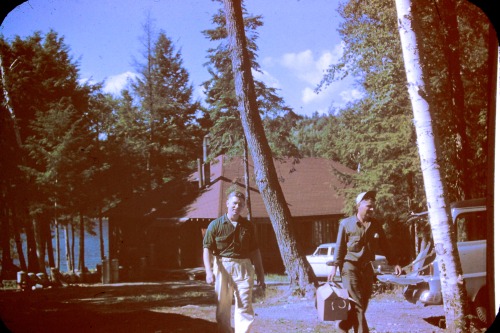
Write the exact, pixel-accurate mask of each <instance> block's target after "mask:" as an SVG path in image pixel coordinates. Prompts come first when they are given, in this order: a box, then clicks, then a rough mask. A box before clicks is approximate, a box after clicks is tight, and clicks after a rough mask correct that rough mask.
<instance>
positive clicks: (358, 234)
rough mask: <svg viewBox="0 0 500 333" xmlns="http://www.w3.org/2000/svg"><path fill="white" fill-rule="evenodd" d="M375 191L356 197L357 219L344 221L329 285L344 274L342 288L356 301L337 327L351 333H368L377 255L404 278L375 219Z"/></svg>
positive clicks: (329, 277)
mask: <svg viewBox="0 0 500 333" xmlns="http://www.w3.org/2000/svg"><path fill="white" fill-rule="evenodd" d="M375 196H376V192H375V191H368V192H363V193H360V194H359V195H358V196H357V197H356V207H357V213H356V215H353V216H350V217H348V218H346V219H343V220H342V221H340V225H339V231H338V234H337V247H336V248H335V253H334V254H333V264H334V266H333V267H332V271H331V273H330V275H329V276H328V281H333V278H334V276H335V274H336V273H337V269H340V270H341V275H342V285H343V287H344V288H345V289H347V291H348V292H349V297H350V298H351V299H352V302H351V310H350V311H349V314H348V318H347V320H343V321H340V322H338V323H337V328H338V329H339V330H340V331H342V332H347V331H348V330H349V329H350V328H351V327H352V328H353V329H354V332H357V333H365V332H366V333H368V323H367V322H366V317H365V312H366V309H367V307H368V301H369V300H370V297H371V294H372V290H373V280H374V273H373V267H372V265H371V262H372V261H373V260H375V254H383V255H385V256H386V257H387V260H388V261H389V264H391V265H395V264H396V265H395V268H394V273H395V274H396V275H400V274H401V267H400V266H399V265H397V258H396V257H395V256H394V255H393V251H391V250H390V248H389V243H388V242H387V239H386V237H385V232H384V229H383V228H382V224H381V223H379V222H378V221H377V220H376V219H375V216H374V213H375Z"/></svg>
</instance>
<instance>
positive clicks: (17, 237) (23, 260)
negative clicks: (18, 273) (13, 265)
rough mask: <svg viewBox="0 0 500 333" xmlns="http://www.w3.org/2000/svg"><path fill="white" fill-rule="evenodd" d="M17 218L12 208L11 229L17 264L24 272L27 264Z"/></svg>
mask: <svg viewBox="0 0 500 333" xmlns="http://www.w3.org/2000/svg"><path fill="white" fill-rule="evenodd" d="M19 223H20V222H19V219H18V218H17V216H16V214H15V211H14V210H12V231H13V233H14V241H15V243H16V251H17V256H18V258H19V265H20V266H21V270H22V271H24V272H27V271H28V266H27V265H26V258H25V257H24V251H23V242H22V240H21V233H20V231H19Z"/></svg>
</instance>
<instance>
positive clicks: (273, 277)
mask: <svg viewBox="0 0 500 333" xmlns="http://www.w3.org/2000/svg"><path fill="white" fill-rule="evenodd" d="M265 280H266V282H267V283H269V282H274V283H278V282H279V283H289V282H290V277H288V275H286V274H266V275H265Z"/></svg>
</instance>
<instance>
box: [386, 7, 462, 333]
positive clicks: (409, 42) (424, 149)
mask: <svg viewBox="0 0 500 333" xmlns="http://www.w3.org/2000/svg"><path fill="white" fill-rule="evenodd" d="M395 1H396V9H397V13H398V29H399V34H400V38H401V45H402V49H403V58H404V64H405V70H406V77H407V81H408V92H409V94H410V99H411V105H412V108H413V115H414V124H415V130H416V135H417V145H418V151H419V155H420V163H421V168H422V174H423V179H424V187H425V195H426V198H427V206H428V211H429V220H430V224H431V229H432V235H433V238H434V244H435V248H436V254H437V260H438V263H439V268H440V274H441V275H440V279H441V288H442V294H443V303H444V309H445V317H446V326H447V329H448V330H449V331H451V332H466V328H465V314H466V304H467V303H466V293H465V288H464V284H463V280H462V278H461V274H462V269H461V266H460V259H459V256H458V249H457V245H456V243H455V242H453V241H452V235H451V232H452V222H451V217H450V215H449V213H448V210H447V207H446V200H445V193H444V188H443V183H442V178H441V173H440V169H439V164H438V162H437V152H436V140H435V136H434V132H433V127H432V117H431V112H430V108H429V103H428V102H427V100H426V91H425V83H424V80H423V77H424V74H423V71H422V66H421V62H420V55H419V50H418V46H417V38H416V34H415V31H414V30H413V29H412V24H411V20H412V19H414V18H412V17H411V1H410V0H395Z"/></svg>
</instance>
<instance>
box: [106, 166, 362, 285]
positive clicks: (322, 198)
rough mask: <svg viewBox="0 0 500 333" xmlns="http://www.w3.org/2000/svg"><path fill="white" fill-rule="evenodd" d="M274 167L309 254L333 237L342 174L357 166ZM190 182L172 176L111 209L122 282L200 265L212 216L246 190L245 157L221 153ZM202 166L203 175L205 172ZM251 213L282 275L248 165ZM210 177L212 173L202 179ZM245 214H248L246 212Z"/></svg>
mask: <svg viewBox="0 0 500 333" xmlns="http://www.w3.org/2000/svg"><path fill="white" fill-rule="evenodd" d="M274 165H275V167H276V172H277V174H278V178H279V180H280V184H281V188H282V190H283V193H284V196H285V199H286V202H287V204H288V207H289V209H290V212H291V215H292V217H293V221H292V225H293V228H294V231H295V233H296V238H297V240H298V242H299V245H300V247H301V248H300V251H302V252H303V253H302V254H303V255H306V254H310V253H312V252H313V251H314V249H315V248H316V247H317V246H318V244H321V243H327V242H334V241H335V237H336V233H337V230H338V222H339V220H340V219H341V218H343V217H344V214H343V208H344V204H345V203H344V199H343V198H341V197H340V196H339V194H338V191H337V190H338V189H339V188H344V187H346V185H345V184H344V183H342V182H341V180H340V176H339V175H340V174H352V173H354V171H353V170H352V169H349V168H347V167H345V166H343V165H341V164H339V163H336V162H333V161H330V160H327V159H322V158H302V159H298V160H297V159H284V160H282V159H280V160H275V161H274ZM199 169H200V170H199V171H198V172H196V173H194V174H192V175H191V176H190V177H189V179H187V180H183V181H179V180H178V181H173V182H169V183H167V184H165V185H164V186H163V187H161V188H159V189H157V190H154V191H151V192H150V193H147V194H146V195H143V196H141V197H138V198H129V199H128V200H124V201H122V202H121V204H120V205H119V206H117V207H116V208H114V209H113V210H112V211H110V212H109V256H110V258H111V259H118V261H119V263H120V266H121V267H122V268H123V274H120V275H121V278H120V279H122V278H123V279H127V278H130V279H134V276H135V275H136V274H135V273H134V272H137V271H140V270H141V269H142V270H144V269H146V270H147V271H148V272H155V271H156V272H161V271H165V270H172V269H178V268H193V267H202V266H203V258H202V239H203V235H204V233H205V230H206V228H207V226H208V224H209V223H210V221H212V220H214V219H215V218H217V217H219V216H221V215H223V214H225V213H226V197H227V194H228V193H229V191H230V190H231V189H238V190H240V191H241V192H243V193H245V188H244V164H243V161H242V158H239V157H235V158H232V159H228V158H226V157H224V156H219V157H218V158H216V159H214V160H213V161H212V163H210V164H209V165H207V166H206V167H205V168H201V167H200V168H199ZM203 169H204V172H203ZM249 169H250V170H249V173H250V185H251V191H250V192H251V195H250V199H251V202H250V203H251V216H252V221H253V222H254V223H255V224H256V228H257V232H258V235H259V243H260V247H261V253H262V259H263V263H264V269H265V270H266V272H275V273H283V272H284V265H283V262H282V259H281V255H280V252H279V248H278V245H277V241H276V237H275V234H274V230H273V227H272V224H271V221H270V220H269V217H268V214H267V211H266V208H265V206H264V202H263V200H262V198H261V195H260V193H259V190H258V188H257V187H256V185H255V182H254V181H253V178H254V177H253V175H254V172H253V164H252V162H251V161H250V165H249ZM204 175H206V176H205V177H204ZM246 214H247V212H246V211H245V212H244V213H243V214H242V215H244V216H245V215H246Z"/></svg>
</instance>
